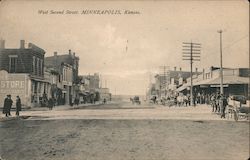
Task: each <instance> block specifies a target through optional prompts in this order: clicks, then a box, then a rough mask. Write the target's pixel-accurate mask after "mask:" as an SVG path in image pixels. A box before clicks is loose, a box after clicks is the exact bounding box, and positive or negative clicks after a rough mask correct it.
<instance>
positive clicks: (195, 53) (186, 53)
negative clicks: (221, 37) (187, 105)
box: [182, 42, 201, 105]
mask: <svg viewBox="0 0 250 160" xmlns="http://www.w3.org/2000/svg"><path fill="white" fill-rule="evenodd" d="M182 47H183V49H182V50H183V53H182V54H183V55H182V58H183V60H188V61H190V69H191V71H190V78H191V82H190V99H191V105H194V101H193V61H200V51H201V44H200V43H192V42H191V43H187V42H183V46H182Z"/></svg>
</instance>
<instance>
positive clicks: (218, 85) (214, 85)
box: [210, 84, 228, 88]
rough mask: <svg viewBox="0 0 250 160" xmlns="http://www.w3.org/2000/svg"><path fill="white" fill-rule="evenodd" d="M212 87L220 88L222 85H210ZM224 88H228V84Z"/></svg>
mask: <svg viewBox="0 0 250 160" xmlns="http://www.w3.org/2000/svg"><path fill="white" fill-rule="evenodd" d="M210 87H217V88H219V87H220V85H219V84H212V85H210ZM223 87H228V84H224V85H223Z"/></svg>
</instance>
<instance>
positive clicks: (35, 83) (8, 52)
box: [0, 40, 48, 106]
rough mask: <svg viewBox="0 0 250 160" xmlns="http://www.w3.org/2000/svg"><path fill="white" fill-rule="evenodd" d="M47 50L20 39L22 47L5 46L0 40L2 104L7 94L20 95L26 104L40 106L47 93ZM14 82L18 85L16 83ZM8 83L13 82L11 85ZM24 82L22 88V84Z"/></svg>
mask: <svg viewBox="0 0 250 160" xmlns="http://www.w3.org/2000/svg"><path fill="white" fill-rule="evenodd" d="M44 55H45V51H44V50H43V49H41V48H39V47H38V46H36V45H34V44H32V43H28V47H25V41H24V40H21V41H20V48H14V49H13V48H5V41H4V40H1V41H0V70H2V71H1V73H2V74H1V76H2V75H5V77H1V85H0V86H1V88H0V90H1V93H0V103H1V104H0V105H2V103H3V99H4V97H5V96H6V94H11V95H12V97H14V96H17V95H19V96H20V97H21V99H22V100H23V101H22V102H23V104H24V105H26V106H39V105H40V104H41V101H42V97H43V95H44V94H47V92H48V90H47V87H48V81H47V80H46V79H45V77H44ZM14 83H15V84H16V85H14ZM7 84H11V87H9V86H8V85H7ZM17 84H22V85H21V86H22V87H21V88H20V85H17Z"/></svg>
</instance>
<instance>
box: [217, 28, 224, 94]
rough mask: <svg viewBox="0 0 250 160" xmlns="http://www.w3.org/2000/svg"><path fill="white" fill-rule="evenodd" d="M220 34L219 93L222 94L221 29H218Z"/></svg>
mask: <svg viewBox="0 0 250 160" xmlns="http://www.w3.org/2000/svg"><path fill="white" fill-rule="evenodd" d="M218 33H219V34H220V94H223V67H222V30H219V31H218Z"/></svg>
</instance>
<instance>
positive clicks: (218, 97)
mask: <svg viewBox="0 0 250 160" xmlns="http://www.w3.org/2000/svg"><path fill="white" fill-rule="evenodd" d="M227 105H228V101H227V98H226V96H225V95H223V94H219V93H214V94H212V95H211V106H212V112H214V113H219V114H220V117H221V118H226V116H225V110H226V107H227Z"/></svg>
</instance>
